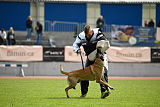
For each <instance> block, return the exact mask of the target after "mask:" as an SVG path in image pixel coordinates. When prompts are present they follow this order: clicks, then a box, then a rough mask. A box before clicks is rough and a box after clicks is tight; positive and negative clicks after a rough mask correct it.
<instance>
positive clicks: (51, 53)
mask: <svg viewBox="0 0 160 107" xmlns="http://www.w3.org/2000/svg"><path fill="white" fill-rule="evenodd" d="M43 61H64V47H43Z"/></svg>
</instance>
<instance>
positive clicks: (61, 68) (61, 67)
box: [60, 65, 69, 75]
mask: <svg viewBox="0 0 160 107" xmlns="http://www.w3.org/2000/svg"><path fill="white" fill-rule="evenodd" d="M60 71H61V73H62V74H65V75H68V74H69V72H64V71H63V66H62V65H60Z"/></svg>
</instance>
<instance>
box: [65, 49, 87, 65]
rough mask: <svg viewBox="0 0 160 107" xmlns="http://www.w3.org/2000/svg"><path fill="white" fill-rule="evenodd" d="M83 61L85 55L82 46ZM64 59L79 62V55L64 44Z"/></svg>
mask: <svg viewBox="0 0 160 107" xmlns="http://www.w3.org/2000/svg"><path fill="white" fill-rule="evenodd" d="M81 51H82V57H83V61H84V62H85V60H86V56H85V52H84V50H83V48H81ZM65 61H70V62H81V56H80V55H77V53H75V52H73V49H72V46H65Z"/></svg>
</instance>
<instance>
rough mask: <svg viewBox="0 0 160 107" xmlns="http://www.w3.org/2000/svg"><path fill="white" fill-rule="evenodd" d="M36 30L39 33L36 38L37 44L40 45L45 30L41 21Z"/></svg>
mask: <svg viewBox="0 0 160 107" xmlns="http://www.w3.org/2000/svg"><path fill="white" fill-rule="evenodd" d="M35 30H36V32H37V34H36V40H35V45H38V44H39V45H42V30H43V27H42V25H41V24H40V22H37V25H36V27H35Z"/></svg>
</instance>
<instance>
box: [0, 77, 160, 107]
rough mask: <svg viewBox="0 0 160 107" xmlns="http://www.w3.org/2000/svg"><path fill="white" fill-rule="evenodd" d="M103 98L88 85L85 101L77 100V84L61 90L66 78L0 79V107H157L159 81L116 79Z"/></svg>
mask: <svg viewBox="0 0 160 107" xmlns="http://www.w3.org/2000/svg"><path fill="white" fill-rule="evenodd" d="M109 83H110V84H111V85H112V86H113V87H114V88H115V90H114V91H111V94H110V96H109V97H107V98H106V99H101V98H100V86H99V84H96V83H95V81H93V82H90V86H89V92H88V94H87V96H86V98H80V97H79V96H80V85H79V84H78V85H77V86H76V90H73V89H72V90H70V91H69V95H70V97H71V98H70V99H68V98H66V95H65V92H64V89H65V88H66V87H67V86H68V85H67V82H66V79H0V107H160V80H117V79H111V80H109Z"/></svg>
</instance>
